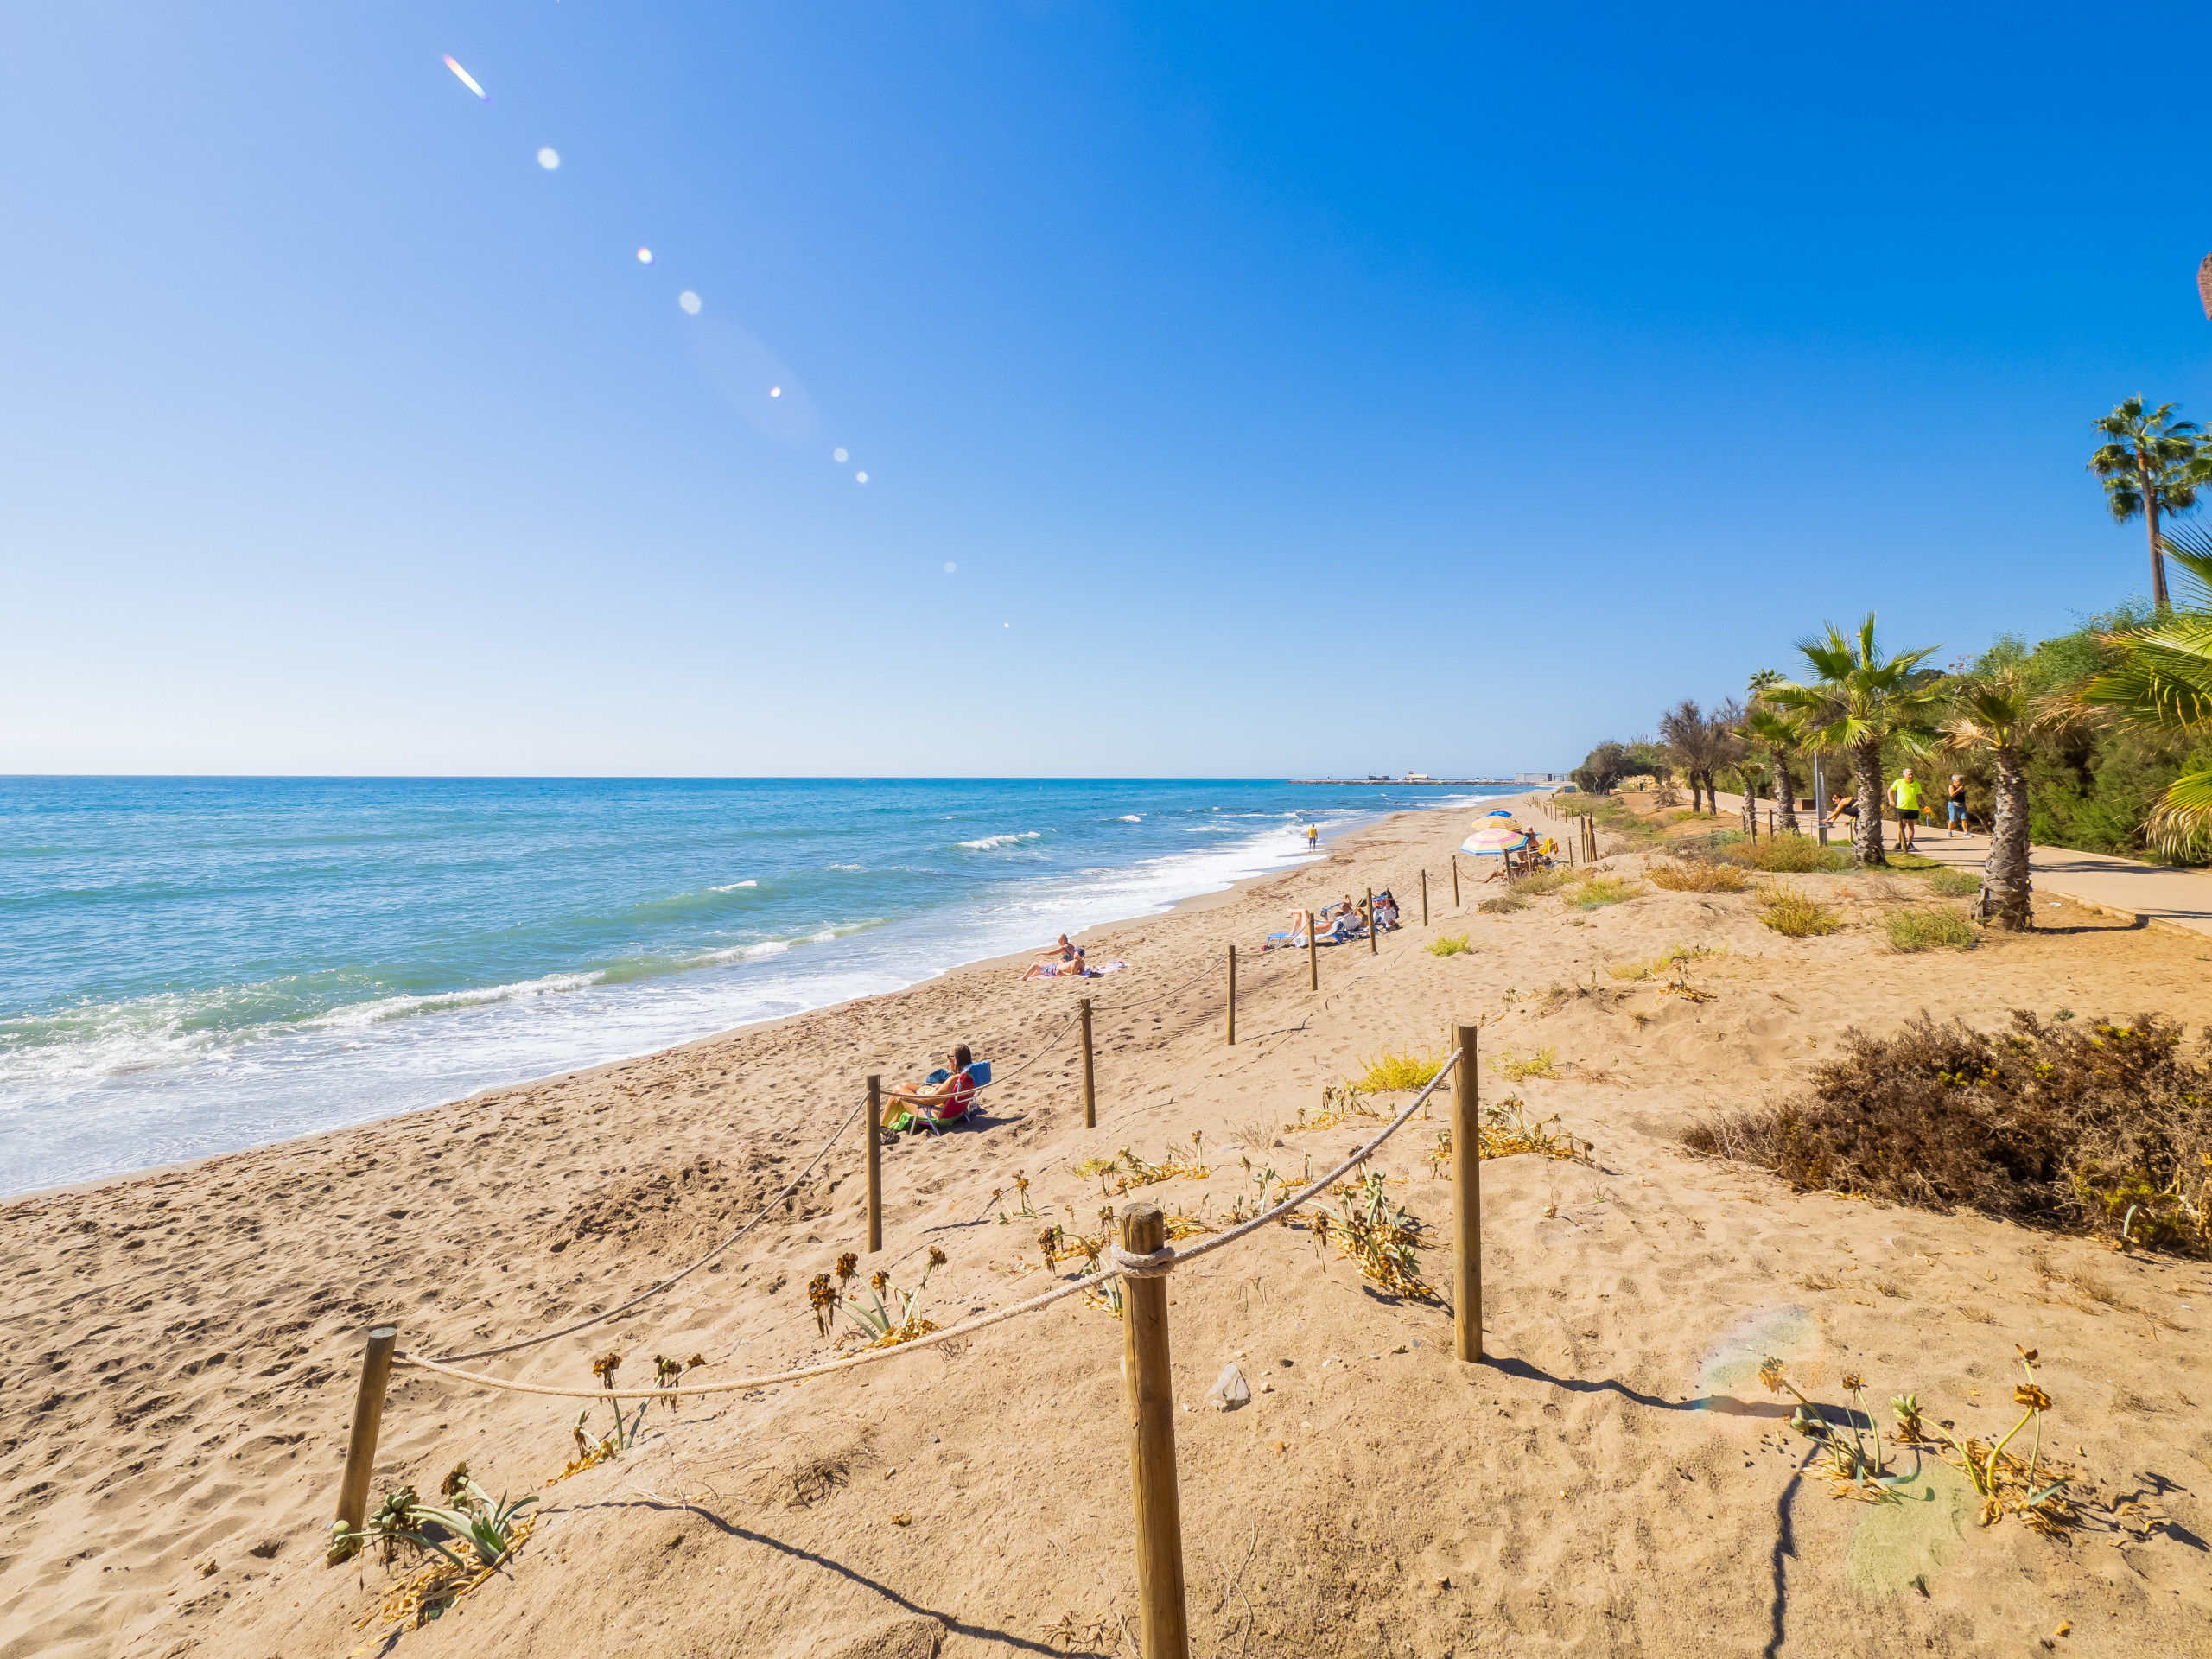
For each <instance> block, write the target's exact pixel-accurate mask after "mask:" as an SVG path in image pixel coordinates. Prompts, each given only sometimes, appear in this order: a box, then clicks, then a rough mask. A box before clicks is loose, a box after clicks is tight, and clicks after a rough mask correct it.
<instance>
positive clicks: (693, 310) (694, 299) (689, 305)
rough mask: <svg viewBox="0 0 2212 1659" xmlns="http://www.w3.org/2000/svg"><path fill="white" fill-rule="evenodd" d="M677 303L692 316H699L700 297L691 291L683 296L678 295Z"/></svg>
mask: <svg viewBox="0 0 2212 1659" xmlns="http://www.w3.org/2000/svg"><path fill="white" fill-rule="evenodd" d="M676 302H677V304H678V305H680V306H682V307H683V309H684V311H685V312H686V313H687V314H689V315H691V316H695V317H696V316H697V315H699V296H697V295H696V294H694V293H693V292H692V291H691V290H690V289H688V288H687V289H684V290H683V292H682V293H681V294H679V295H677V296H676Z"/></svg>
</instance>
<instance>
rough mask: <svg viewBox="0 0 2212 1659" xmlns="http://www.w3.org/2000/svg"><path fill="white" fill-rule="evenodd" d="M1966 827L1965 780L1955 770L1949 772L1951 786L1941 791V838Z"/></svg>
mask: <svg viewBox="0 0 2212 1659" xmlns="http://www.w3.org/2000/svg"><path fill="white" fill-rule="evenodd" d="M1966 827H1967V780H1966V779H1963V778H1961V776H1959V774H1958V773H1957V772H1953V773H1952V774H1951V786H1950V787H1949V788H1948V789H1947V790H1945V791H1943V839H1944V840H1946V841H1948V840H1949V839H1950V838H1951V837H1952V836H1955V835H1956V834H1958V832H1959V831H1960V830H1961V829H1965V828H1966Z"/></svg>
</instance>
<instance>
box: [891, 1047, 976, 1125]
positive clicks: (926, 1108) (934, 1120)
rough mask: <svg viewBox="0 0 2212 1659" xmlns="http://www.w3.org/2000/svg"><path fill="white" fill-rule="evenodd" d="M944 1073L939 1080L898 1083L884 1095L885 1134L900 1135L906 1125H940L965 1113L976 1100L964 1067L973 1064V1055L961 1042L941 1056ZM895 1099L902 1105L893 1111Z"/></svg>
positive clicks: (957, 1120)
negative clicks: (934, 1081) (943, 1077)
mask: <svg viewBox="0 0 2212 1659" xmlns="http://www.w3.org/2000/svg"><path fill="white" fill-rule="evenodd" d="M944 1063H945V1070H946V1076H945V1079H944V1082H942V1083H939V1084H926V1083H902V1084H899V1086H898V1087H897V1088H896V1089H894V1090H891V1091H890V1092H889V1093H888V1094H887V1095H885V1096H884V1097H883V1099H884V1105H885V1111H884V1115H883V1128H884V1132H885V1133H886V1134H887V1135H902V1134H904V1133H906V1131H907V1130H908V1129H928V1128H944V1126H945V1125H946V1124H948V1123H957V1122H959V1121H960V1120H961V1119H962V1118H963V1117H965V1116H968V1114H969V1111H971V1110H972V1109H974V1107H975V1103H976V1084H975V1080H974V1079H973V1078H972V1077H969V1075H968V1068H969V1067H970V1066H971V1065H975V1064H976V1057H975V1055H973V1054H972V1053H970V1052H969V1049H968V1045H967V1044H965V1043H963V1044H961V1045H960V1046H959V1047H957V1048H956V1049H954V1050H953V1051H952V1052H950V1054H947V1055H946V1056H945V1057H944ZM893 1103H896V1104H897V1105H899V1107H900V1108H902V1109H901V1110H899V1111H897V1112H895V1113H894V1112H893V1111H892V1110H891V1109H890V1108H891V1107H892V1105H893Z"/></svg>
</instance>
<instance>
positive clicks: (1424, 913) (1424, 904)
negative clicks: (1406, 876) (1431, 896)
mask: <svg viewBox="0 0 2212 1659" xmlns="http://www.w3.org/2000/svg"><path fill="white" fill-rule="evenodd" d="M1421 925H1422V926H1423V927H1427V925H1428V872H1427V870H1423V871H1422V872H1421Z"/></svg>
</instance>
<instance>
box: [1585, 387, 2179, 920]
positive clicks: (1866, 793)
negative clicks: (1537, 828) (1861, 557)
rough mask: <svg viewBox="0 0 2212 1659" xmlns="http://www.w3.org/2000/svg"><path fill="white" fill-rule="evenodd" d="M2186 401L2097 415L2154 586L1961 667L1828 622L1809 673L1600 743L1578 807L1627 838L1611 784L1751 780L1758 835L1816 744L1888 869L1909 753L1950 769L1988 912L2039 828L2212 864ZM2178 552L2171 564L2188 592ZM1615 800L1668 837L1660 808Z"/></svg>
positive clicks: (2120, 518)
mask: <svg viewBox="0 0 2212 1659" xmlns="http://www.w3.org/2000/svg"><path fill="white" fill-rule="evenodd" d="M2176 408H2177V406H2176V405H2175V404H2171V403H2167V404H2157V405H2153V404H2150V403H2149V402H2148V400H2146V399H2145V398H2143V397H2130V398H2127V399H2126V400H2124V401H2123V402H2121V403H2120V404H2118V405H2116V406H2115V407H2114V408H2113V410H2112V412H2111V413H2110V414H2108V415H2106V416H2101V417H2099V418H2098V419H2097V420H2096V421H2095V422H2094V426H2095V429H2096V430H2097V432H2098V433H2099V434H2100V435H2101V436H2102V438H2103V439H2104V440H2105V441H2104V442H2103V443H2102V444H2101V446H2100V447H2099V448H2096V449H2095V451H2094V453H2093V454H2091V455H2090V457H2089V459H2088V470H2089V472H2090V473H2091V474H2093V475H2094V477H2095V478H2096V480H2098V482H2099V484H2100V486H2101V488H2102V490H2103V492H2104V497H2105V502H2106V505H2107V507H2108V509H2109V510H2110V512H2111V513H2112V516H2113V518H2114V520H2115V521H2117V522H2119V523H2122V524H2126V523H2130V522H2133V520H2135V519H2138V518H2140V519H2141V520H2142V521H2143V523H2144V528H2145V536H2146V537H2147V538H2148V542H2149V549H2150V554H2151V578H2152V580H2151V597H2150V599H2149V600H2148V601H2144V600H2141V599H2128V600H2124V601H2121V602H2120V603H2119V604H2117V605H2115V606H2114V607H2112V608H2111V609H2109V610H2107V611H2105V612H2101V613H2098V614H2096V615H2094V616H2090V617H2088V618H2085V619H2084V620H2082V623H2081V625H2080V626H2077V627H2075V628H2072V629H2069V630H2068V631H2067V632H2063V633H2060V634H2056V635H2054V636H2052V637H2050V638H2049V639H2042V640H2037V641H2031V640H2029V639H2026V638H2024V636H2021V635H2018V634H2004V635H2000V636H1999V638H1998V639H1996V640H1995V641H1994V642H1993V643H1992V644H1991V645H1989V646H1988V648H1987V649H1986V650H1984V651H1982V652H1980V653H1979V654H1977V655H1975V656H1973V657H1970V658H1960V659H1958V660H1956V661H1955V662H1953V663H1952V664H1951V665H1950V666H1949V667H1948V669H1941V668H1936V667H1934V666H1932V665H1930V664H1929V658H1932V657H1933V656H1934V655H1935V653H1936V651H1937V650H1938V649H1940V647H1938V646H1934V645H1917V646H1915V647H1914V648H1912V649H1910V650H1906V651H1903V652H1896V653H1893V654H1892V653H1890V652H1885V651H1883V650H1882V649H1881V648H1880V647H1879V646H1878V643H1877V640H1876V638H1875V634H1874V619H1873V617H1872V615H1871V614H1870V615H1868V616H1867V617H1866V619H1865V620H1863V621H1862V622H1861V623H1860V625H1859V628H1858V629H1857V630H1856V631H1855V632H1851V633H1847V632H1845V631H1843V630H1842V629H1840V628H1839V627H1837V626H1834V625H1832V624H1830V625H1824V626H1823V627H1822V629H1821V632H1818V633H1816V634H1815V635H1813V636H1811V637H1810V638H1808V639H1804V640H1802V641H1801V642H1800V643H1799V645H1798V646H1797V652H1798V654H1799V656H1800V658H1802V674H1801V676H1800V677H1799V678H1797V679H1796V680H1794V681H1793V680H1791V679H1789V678H1787V677H1784V676H1783V675H1782V674H1781V673H1780V672H1779V671H1777V670H1774V669H1771V668H1763V669H1760V670H1758V671H1756V672H1754V673H1752V674H1751V675H1750V676H1749V677H1748V681H1747V684H1746V697H1747V700H1746V701H1745V702H1743V703H1741V704H1739V703H1738V702H1737V701H1736V700H1735V699H1733V698H1729V699H1724V700H1723V702H1722V703H1721V704H1720V705H1719V707H1718V708H1716V709H1711V710H1707V709H1701V708H1700V706H1699V705H1698V704H1697V703H1696V702H1694V701H1691V700H1689V699H1687V698H1685V699H1682V700H1681V701H1679V702H1675V704H1673V705H1672V706H1671V707H1669V709H1666V710H1665V711H1664V712H1663V713H1662V715H1660V717H1659V723H1658V737H1657V738H1656V740H1654V739H1651V738H1637V739H1633V740H1630V741H1627V742H1622V741H1616V740H1607V741H1605V742H1601V743H1599V744H1598V745H1596V746H1595V747H1592V749H1591V751H1590V753H1589V755H1588V756H1587V757H1586V759H1585V760H1584V761H1583V764H1582V765H1581V766H1580V767H1577V768H1576V769H1575V771H1574V772H1573V778H1574V781H1575V783H1576V784H1577V785H1578V786H1579V787H1580V789H1581V790H1582V791H1585V795H1586V799H1585V800H1583V801H1581V802H1580V803H1577V804H1576V805H1575V806H1574V808H1573V810H1577V811H1582V812H1589V813H1592V814H1594V815H1596V816H1598V817H1599V822H1600V823H1605V824H1606V827H1607V828H1610V829H1614V830H1615V833H1616V834H1617V835H1618V836H1620V838H1621V839H1622V841H1623V842H1624V845H1626V844H1630V843H1631V842H1635V841H1636V831H1634V830H1632V829H1629V828H1628V827H1627V824H1626V823H1607V816H1608V815H1607V814H1606V812H1605V806H1606V804H1607V803H1606V801H1605V798H1606V797H1607V796H1609V795H1610V794H1611V792H1612V791H1615V790H1616V789H1618V788H1619V787H1621V786H1623V785H1624V784H1628V783H1630V782H1632V781H1635V780H1639V779H1649V780H1651V786H1652V787H1653V788H1655V789H1657V790H1660V791H1662V804H1667V803H1666V802H1665V800H1664V796H1663V792H1664V791H1670V790H1671V788H1672V785H1673V783H1674V780H1675V779H1676V778H1677V777H1679V778H1680V779H1681V781H1682V782H1684V783H1686V784H1688V786H1689V791H1690V810H1691V811H1693V812H1700V811H1701V812H1705V813H1713V812H1715V811H1716V810H1717V806H1716V804H1715V801H1714V797H1713V787H1714V785H1715V782H1716V780H1718V779H1728V780H1730V783H1731V785H1732V787H1740V789H1741V791H1742V794H1743V797H1744V812H1745V835H1746V837H1747V838H1748V836H1750V835H1751V833H1752V831H1753V830H1754V829H1756V827H1757V826H1756V823H1755V822H1754V815H1755V814H1756V813H1757V812H1758V810H1759V804H1760V803H1761V802H1762V801H1764V803H1766V804H1768V805H1770V807H1771V809H1772V811H1773V815H1774V819H1773V822H1774V827H1775V828H1777V829H1783V830H1789V829H1798V828H1801V827H1802V826H1801V825H1800V824H1799V823H1798V822H1797V814H1798V803H1799V802H1801V801H1804V800H1808V799H1810V798H1812V795H1813V790H1812V782H1813V777H1814V763H1815V760H1819V761H1821V762H1823V763H1824V770H1825V772H1826V774H1827V786H1828V793H1829V794H1831V795H1833V794H1835V793H1837V792H1839V791H1838V785H1839V784H1840V783H1841V782H1842V781H1843V779H1844V777H1845V776H1847V777H1848V779H1849V782H1850V793H1851V794H1852V795H1853V797H1854V798H1855V799H1856V801H1857V804H1858V807H1859V813H1858V819H1857V823H1856V825H1855V827H1854V829H1853V855H1854V861H1856V862H1857V863H1859V864H1861V865H1866V866H1880V865H1883V864H1885V863H1887V862H1889V860H1888V858H1887V856H1886V853H1885V848H1884V845H1883V842H1884V831H1883V823H1884V818H1885V814H1888V813H1889V812H1890V809H1889V808H1888V806H1887V804H1886V802H1885V798H1884V796H1885V785H1886V784H1887V782H1888V781H1889V780H1890V779H1892V778H1894V777H1895V775H1896V774H1897V772H1898V770H1899V769H1900V768H1902V767H1904V766H1908V765H1915V764H1918V765H1920V766H1923V767H1925V768H1926V769H1927V771H1928V772H1929V773H1930V774H1936V773H1937V772H1944V773H1948V772H1957V773H1959V775H1960V777H1961V780H1962V783H1963V785H1964V788H1965V791H1966V810H1967V814H1968V816H1969V817H1970V819H1971V820H1972V821H1973V822H1974V823H1977V824H1980V825H1986V826H1987V827H1988V829H1989V830H1990V833H1991V836H1992V840H1993V847H1992V856H1991V859H1990V863H1989V868H1988V870H1987V876H1988V880H1987V883H1986V897H1985V898H1984V899H1982V900H1981V901H1980V906H1979V909H1980V912H1982V913H1983V914H1984V915H1986V918H1988V919H1990V920H1992V921H1993V922H1995V923H1996V924H1998V925H2000V926H2005V927H2008V928H2018V927H2024V926H2025V925H2027V917H2028V905H2029V900H2030V896H2031V895H2030V893H2029V890H2028V879H2027V854H2028V846H2029V844H2030V842H2033V843H2035V844H2037V845H2042V846H2049V847H2063V848H2072V849H2077V850H2080V851H2083V852H2094V853H2107V854H2113V855H2120V856H2122V857H2130V858H2140V859H2147V860H2151V861H2159V862H2171V863H2176V864H2184V865H2202V864H2206V863H2212V535H2209V534H2208V533H2207V532H2206V531H2205V530H2204V529H2203V528H2202V527H2201V526H2197V525H2194V524H2188V523H2185V522H2183V520H2182V518H2181V517H2180V515H2183V514H2185V513H2187V512H2190V511H2191V510H2192V509H2194V508H2195V507H2196V506H2197V505H2200V501H2201V499H2202V495H2203V493H2204V491H2205V489H2206V486H2207V485H2208V484H2212V436H2208V435H2207V434H2206V433H2205V432H2204V431H2202V429H2200V428H2199V427H2197V426H2196V423H2193V422H2190V421H2185V420H2182V419H2180V418H2178V417H2177V414H2176ZM2169 565H2172V566H2176V567H2178V572H2179V580H2178V582H2177V588H2178V589H2179V592H2178V594H2171V593H2170V592H2169V589H2168V586H2167V572H2168V567H2169ZM1929 781H1930V782H1932V781H1933V778H1932V776H1931V778H1930V779H1929ZM1939 799H1940V791H1936V790H1930V791H1928V800H1929V803H1930V804H1934V803H1935V802H1936V801H1938V800H1939ZM1831 804H1832V803H1831V802H1830V801H1827V800H1821V801H1818V802H1816V803H1815V811H1816V812H1818V813H1821V814H1825V813H1826V812H1827V810H1828V809H1829V808H1830V806H1831ZM1936 810H1941V809H1940V806H1938V807H1937V809H1936ZM1620 816H1621V817H1622V818H1624V819H1629V820H1630V821H1632V822H1635V823H1639V824H1641V825H1643V834H1644V836H1646V837H1649V839H1653V840H1656V838H1657V830H1656V827H1655V826H1654V825H1653V823H1652V820H1651V819H1650V818H1649V817H1642V818H1637V817H1634V815H1629V814H1622V815H1620ZM1761 868H1772V867H1770V866H1764V865H1763V866H1761ZM1806 868H1816V867H1814V866H1807V867H1806Z"/></svg>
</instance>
